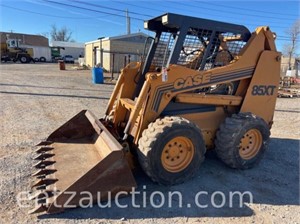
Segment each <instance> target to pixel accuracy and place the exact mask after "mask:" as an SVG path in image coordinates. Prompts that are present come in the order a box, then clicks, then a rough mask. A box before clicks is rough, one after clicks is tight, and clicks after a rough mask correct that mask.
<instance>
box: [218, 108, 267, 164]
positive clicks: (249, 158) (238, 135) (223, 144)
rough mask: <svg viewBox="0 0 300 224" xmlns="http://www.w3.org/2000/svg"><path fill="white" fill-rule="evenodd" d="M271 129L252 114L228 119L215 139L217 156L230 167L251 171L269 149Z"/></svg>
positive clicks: (238, 115)
mask: <svg viewBox="0 0 300 224" xmlns="http://www.w3.org/2000/svg"><path fill="white" fill-rule="evenodd" d="M269 137H270V129H269V127H268V125H267V123H266V122H265V121H264V120H263V119H262V118H260V117H258V116H255V115H253V114H251V113H239V114H234V115H232V117H229V118H226V120H225V122H224V123H223V124H222V125H221V126H220V129H219V131H218V132H217V135H216V139H215V151H216V154H217V156H218V157H219V158H220V159H221V160H222V161H223V162H224V163H225V164H227V165H228V166H230V167H232V168H237V169H249V168H252V167H253V166H255V165H256V164H257V163H258V162H259V161H260V160H261V158H262V157H263V154H264V152H265V150H266V149H267V148H268V143H269Z"/></svg>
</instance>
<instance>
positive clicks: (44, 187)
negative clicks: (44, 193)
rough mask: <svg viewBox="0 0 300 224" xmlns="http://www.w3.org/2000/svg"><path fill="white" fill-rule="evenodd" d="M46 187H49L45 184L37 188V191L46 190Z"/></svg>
mask: <svg viewBox="0 0 300 224" xmlns="http://www.w3.org/2000/svg"><path fill="white" fill-rule="evenodd" d="M46 187H47V185H46V184H43V185H41V186H38V187H36V188H35V189H36V190H46Z"/></svg>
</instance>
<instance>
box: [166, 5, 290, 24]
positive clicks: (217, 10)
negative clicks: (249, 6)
mask: <svg viewBox="0 0 300 224" xmlns="http://www.w3.org/2000/svg"><path fill="white" fill-rule="evenodd" d="M172 4H177V5H180V6H185V7H190V8H193V9H194V8H195V5H194V6H192V5H187V4H186V3H185V4H181V3H178V2H172ZM197 7H198V6H197ZM201 8H202V9H206V10H210V11H214V12H215V11H216V12H223V13H228V11H224V10H220V9H211V8H207V7H204V6H201ZM235 14H237V15H243V16H252V17H256V18H257V17H260V18H264V19H265V18H270V19H277V20H288V21H294V19H287V18H286V19H282V18H278V17H272V16H262V15H252V14H246V13H237V12H235Z"/></svg>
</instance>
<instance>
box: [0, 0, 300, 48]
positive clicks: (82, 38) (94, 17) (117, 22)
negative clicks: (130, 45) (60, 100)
mask: <svg viewBox="0 0 300 224" xmlns="http://www.w3.org/2000/svg"><path fill="white" fill-rule="evenodd" d="M126 10H128V14H129V16H130V18H131V20H130V21H131V33H134V32H139V31H141V32H144V33H146V34H149V35H151V34H152V33H151V32H149V31H147V30H144V28H143V27H144V26H143V21H144V20H147V19H151V18H153V17H156V16H159V15H161V14H164V13H166V12H172V13H177V14H182V15H189V16H194V17H201V18H205V19H212V20H218V21H223V22H229V23H235V24H240V25H244V26H246V27H247V28H248V29H249V30H250V31H251V32H252V31H254V30H255V28H256V27H258V26H270V28H271V30H272V31H273V32H275V33H276V34H277V40H276V44H277V48H278V49H279V50H281V51H282V50H283V46H284V44H285V43H287V42H288V40H289V39H288V37H287V34H286V33H285V31H286V30H287V29H288V28H289V27H291V26H292V25H293V24H294V23H295V21H296V20H297V19H299V18H300V0H298V1H289V0H275V1H274V0H273V1H271V0H268V1H259V0H253V1H243V0H239V1H237V0H234V1H227V0H223V1H209V0H200V1H195V0H181V1H179V0H172V1H162V0H160V1H158V0H140V1H134V0H123V1H122V0H111V1H108V0H97V1H96V0H0V15H1V20H0V31H3V32H14V33H26V34H43V35H49V32H50V30H51V25H53V24H55V25H56V26H57V27H58V28H61V27H64V26H65V27H67V28H68V29H69V30H70V31H72V38H73V39H74V40H75V41H76V42H81V43H85V42H89V41H92V40H96V39H97V38H99V37H110V36H117V35H123V34H126V32H127V29H126V16H125V15H126V14H125V13H126V12H125V11H126ZM298 51H299V50H298Z"/></svg>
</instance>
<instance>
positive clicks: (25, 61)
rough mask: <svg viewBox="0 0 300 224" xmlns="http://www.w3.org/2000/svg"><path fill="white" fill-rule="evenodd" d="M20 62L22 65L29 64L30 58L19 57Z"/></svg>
mask: <svg viewBox="0 0 300 224" xmlns="http://www.w3.org/2000/svg"><path fill="white" fill-rule="evenodd" d="M19 61H20V62H21V63H28V62H29V58H28V57H27V56H26V55H20V56H19Z"/></svg>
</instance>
